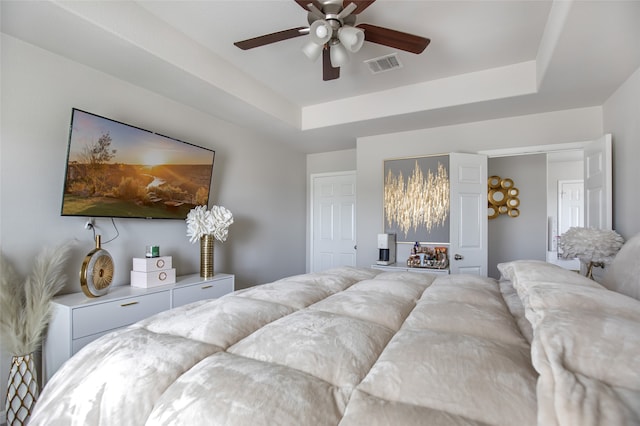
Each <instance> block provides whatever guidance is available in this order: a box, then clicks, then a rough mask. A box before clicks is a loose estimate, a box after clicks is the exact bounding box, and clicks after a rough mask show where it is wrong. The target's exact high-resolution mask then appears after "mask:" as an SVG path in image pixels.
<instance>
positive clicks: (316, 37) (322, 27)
mask: <svg viewBox="0 0 640 426" xmlns="http://www.w3.org/2000/svg"><path fill="white" fill-rule="evenodd" d="M309 35H310V36H311V40H312V41H313V42H314V43H315V44H319V45H320V46H322V45H323V44H325V43H326V42H328V41H329V40H330V39H331V36H332V35H333V28H331V24H329V23H328V22H327V21H325V20H324V19H318V20H317V21H314V23H313V24H311V28H310V29H309Z"/></svg>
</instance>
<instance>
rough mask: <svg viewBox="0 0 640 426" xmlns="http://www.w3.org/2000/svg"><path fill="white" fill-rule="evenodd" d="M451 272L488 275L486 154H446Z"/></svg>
mask: <svg viewBox="0 0 640 426" xmlns="http://www.w3.org/2000/svg"><path fill="white" fill-rule="evenodd" d="M449 174H450V177H449V178H450V182H451V189H450V201H449V205H450V215H451V216H450V217H451V219H450V223H451V230H450V246H449V267H450V270H451V273H452V274H457V273H460V274H477V275H482V276H487V262H488V260H487V259H488V248H487V228H488V218H487V156H486V155H478V154H460V153H451V154H449Z"/></svg>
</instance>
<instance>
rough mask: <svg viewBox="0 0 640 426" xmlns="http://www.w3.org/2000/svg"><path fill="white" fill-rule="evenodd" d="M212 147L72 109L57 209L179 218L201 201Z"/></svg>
mask: <svg viewBox="0 0 640 426" xmlns="http://www.w3.org/2000/svg"><path fill="white" fill-rule="evenodd" d="M213 158H214V152H213V151H211V150H208V149H205V148H201V147H198V146H195V145H191V144H188V143H185V142H181V141H179V140H176V139H172V138H168V137H165V136H161V135H158V134H155V133H152V132H149V131H146V130H142V129H139V128H136V127H132V126H129V125H126V124H123V123H119V122H117V121H112V120H108V119H105V118H103V117H100V116H96V115H93V114H90V113H86V112H83V111H80V110H74V111H73V119H72V128H71V133H70V139H69V153H68V160H67V175H66V181H65V189H64V200H63V205H62V215H65V216H87V217H143V218H167V219H184V218H185V217H186V216H187V214H188V212H189V210H191V209H192V208H193V207H195V206H196V205H206V204H207V202H208V198H209V185H210V183H211V175H212V169H213Z"/></svg>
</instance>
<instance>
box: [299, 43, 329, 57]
mask: <svg viewBox="0 0 640 426" xmlns="http://www.w3.org/2000/svg"><path fill="white" fill-rule="evenodd" d="M323 48H324V46H323V45H322V44H316V43H314V42H313V41H308V42H306V43H305V44H304V45H303V46H302V52H303V53H304V54H305V55H307V58H309V59H311V60H312V61H316V60H317V59H318V58H319V57H320V54H321V53H322V49H323Z"/></svg>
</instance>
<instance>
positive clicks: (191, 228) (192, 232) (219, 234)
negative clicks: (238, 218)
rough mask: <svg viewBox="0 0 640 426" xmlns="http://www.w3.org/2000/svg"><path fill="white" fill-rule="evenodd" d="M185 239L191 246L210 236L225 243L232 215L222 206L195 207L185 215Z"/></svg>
mask: <svg viewBox="0 0 640 426" xmlns="http://www.w3.org/2000/svg"><path fill="white" fill-rule="evenodd" d="M186 222H187V237H189V241H190V242H191V244H193V243H195V242H196V241H199V240H200V238H202V237H203V236H204V235H208V234H211V235H213V236H214V238H215V239H216V240H218V241H222V242H224V241H227V236H228V235H229V226H230V225H231V224H232V223H233V215H232V214H231V212H230V211H229V210H227V209H226V208H224V207H222V206H213V207H211V210H207V206H197V207H194V208H193V209H191V211H190V212H189V214H188V215H187V219H186Z"/></svg>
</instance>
